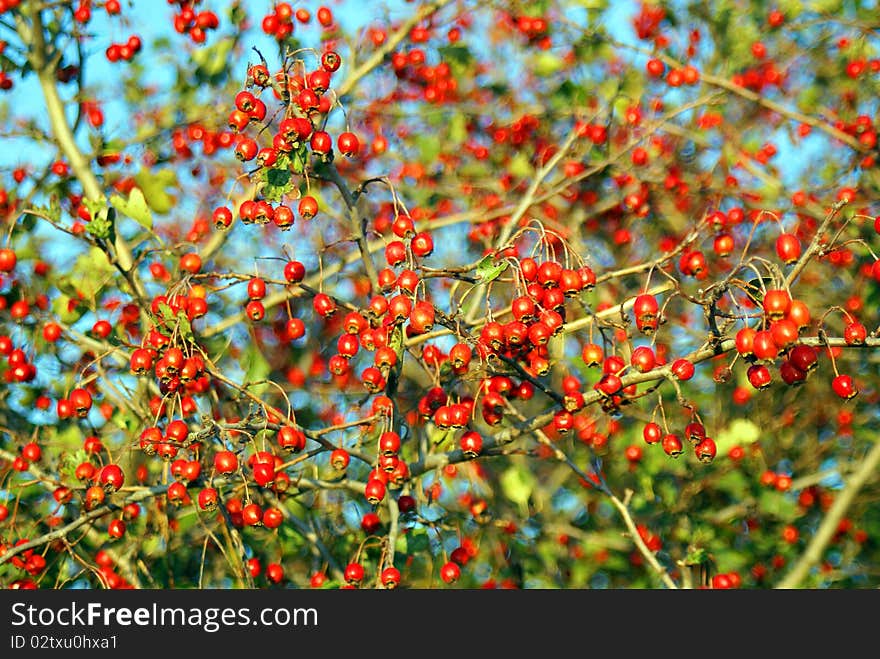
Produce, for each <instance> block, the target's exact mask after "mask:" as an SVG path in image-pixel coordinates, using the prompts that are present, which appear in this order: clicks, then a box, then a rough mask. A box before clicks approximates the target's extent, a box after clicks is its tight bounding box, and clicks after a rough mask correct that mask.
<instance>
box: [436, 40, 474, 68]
mask: <svg viewBox="0 0 880 659" xmlns="http://www.w3.org/2000/svg"><path fill="white" fill-rule="evenodd" d="M437 52H439V53H440V57H441V58H442V59H443V60H444V61H448V62H455V63H456V64H462V65H464V66H467V65H469V64H470V63H471V62H473V61H474V57H473V55H471V51H470V50H469V49H468V47H467V46H460V45H455V46H440V47H439V48H438V49H437Z"/></svg>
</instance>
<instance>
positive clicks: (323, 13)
mask: <svg viewBox="0 0 880 659" xmlns="http://www.w3.org/2000/svg"><path fill="white" fill-rule="evenodd" d="M316 17H317V18H318V22H319V23H320V24H321V25H323V26H324V27H330V26H331V25H332V24H333V12H332V11H330V9H328V8H327V7H318V12H317V14H316Z"/></svg>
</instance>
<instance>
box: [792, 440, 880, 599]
mask: <svg viewBox="0 0 880 659" xmlns="http://www.w3.org/2000/svg"><path fill="white" fill-rule="evenodd" d="M878 465H880V441H878V442H875V443H874V446H873V448H872V449H871V450H870V451H869V452H868V455H867V456H865V460H864V462H862V464H861V465H860V466H859V468H858V469H856V470H855V471H854V472H853V473H852V475H851V476H850V478H849V479H848V480H847V482H846V487H844V489H843V491H842V492H840V494H838V495H837V496H836V497H835V498H834V502H833V503H832V504H831V507H830V508H829V509H828V512H827V513H826V515H825V519H823V520H822V524H821V525H820V526H819V529H818V530H817V531H816V534H815V535H814V536H813V538H812V539H811V540H810V543H809V545H807V549H806V551H804V553H803V555H802V556H801V557H800V559H799V560H798V562H797V563H795V565H794V567H792V568H791V570H790V571H789V572H788V574H787V575H785V577H783V579H782V581H780V582H779V584H778V585H777V586H776V587H777V588H780V589H791V588H797V587H798V586H799V585H800V583H801V582H802V581H803V580H804V579H805V578H806V577H807V575H808V574H809V572H810V570H811V569H812V568H813V566H815V565H816V564H818V563H819V561H820V560H822V554H823V553H824V552H825V549H826V548H827V547H828V544H829V543H830V542H831V541H832V540H833V539H834V536H835V535H836V533H837V528H838V526H839V524H840V520H841V519H842V518H843V516H844V515H845V514H846V511H847V509H848V508H849V506H850V504H851V503H852V502H853V500H854V499H855V497H856V494H858V493H859V490H861V489H862V487H863V486H864V485H865V483H867V482H868V479H869V478H871V477H872V476H873V475H874V474H875V473H876V470H877V466H878Z"/></svg>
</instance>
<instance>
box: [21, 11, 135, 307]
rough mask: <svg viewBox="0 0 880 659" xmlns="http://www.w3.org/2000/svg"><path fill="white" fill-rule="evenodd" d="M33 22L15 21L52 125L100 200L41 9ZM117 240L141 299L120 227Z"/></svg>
mask: <svg viewBox="0 0 880 659" xmlns="http://www.w3.org/2000/svg"><path fill="white" fill-rule="evenodd" d="M32 15H33V24H32V25H31V26H30V27H28V26H27V24H26V23H25V22H24V19H23V18H22V17H21V16H20V15H16V23H17V25H18V33H19V36H20V37H21V39H22V41H23V42H24V44H25V45H27V46H28V49H29V54H28V59H29V61H30V63H31V65H32V66H33V67H34V69H35V71H36V73H37V78H38V80H39V82H40V89H41V90H42V92H43V99H44V102H45V105H46V114H47V116H48V118H49V124H50V125H51V127H52V134H53V135H54V137H55V141H56V142H57V143H58V147H59V148H60V149H61V153H62V154H63V155H64V158H65V160H66V161H67V162H68V164H69V165H70V168H71V170H72V171H73V174H74V176H76V178H77V180H78V181H79V182H80V185H82V188H83V194H84V195H85V197H86V199H89V200H91V201H99V200H100V199H101V198H102V197H104V194H103V192H102V188H101V184H100V182H99V181H98V179H97V177H96V176H95V174H94V172H92V169H91V167H90V164H89V161H88V159H87V158H86V156H85V155H84V154H83V152H82V151H81V150H80V148H79V146H78V145H77V143H76V138H75V137H74V134H73V131H72V130H71V127H70V124H69V123H68V121H67V117H66V116H65V111H64V103H63V102H62V100H61V97H60V96H59V94H58V87H57V86H56V78H55V68H56V65H57V62H55V61H53V60H52V59H50V58H49V57H48V52H47V46H46V42H45V37H44V34H43V21H42V16H41V14H40V11H39V10H37V11H34V12H33V13H32ZM115 233H116V240H115V243H114V245H113V247H114V252H115V259H114V258H112V257H110V255H109V254H108V258H110V259H111V261H113V260H115V261H116V262H117V263H118V265H119V268H120V269H121V270H122V271H123V274H124V275H125V276H126V279H127V280H129V283H130V284H132V285H133V286H134V291H133V292H134V293H135V294H136V295H137V296H138V297H139V298H141V299H143V298H144V297H145V295H144V291H143V289H142V287H141V286H140V282H137V281H134V280H133V278H131V277H130V273H131V272H132V269H133V266H134V259H133V257H132V255H131V250H130V248H129V246H128V243H127V242H126V241H125V239H124V238H123V237H122V235H121V233H120V232H119V231H116V232H115Z"/></svg>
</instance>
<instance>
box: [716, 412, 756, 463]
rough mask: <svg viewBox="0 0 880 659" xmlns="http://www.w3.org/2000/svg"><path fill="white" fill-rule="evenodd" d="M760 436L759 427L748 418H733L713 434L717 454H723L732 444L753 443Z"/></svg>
mask: <svg viewBox="0 0 880 659" xmlns="http://www.w3.org/2000/svg"><path fill="white" fill-rule="evenodd" d="M760 437H761V429H760V428H759V427H758V426H757V425H756V424H755V423H754V422H752V421H749V420H748V419H734V420H733V421H731V422H730V425H729V426H727V428H725V429H724V430H722V431H720V432H719V433H718V434H717V435H716V436H715V448H716V450H717V452H718V455H725V454H726V453H727V452H728V451H729V450H730V449H732V448H733V447H734V446H743V445H746V444H753V443H754V442H756V441H758V439H759V438H760Z"/></svg>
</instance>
